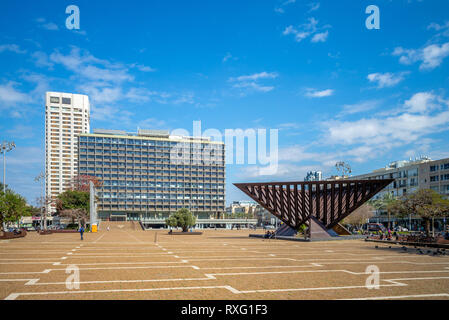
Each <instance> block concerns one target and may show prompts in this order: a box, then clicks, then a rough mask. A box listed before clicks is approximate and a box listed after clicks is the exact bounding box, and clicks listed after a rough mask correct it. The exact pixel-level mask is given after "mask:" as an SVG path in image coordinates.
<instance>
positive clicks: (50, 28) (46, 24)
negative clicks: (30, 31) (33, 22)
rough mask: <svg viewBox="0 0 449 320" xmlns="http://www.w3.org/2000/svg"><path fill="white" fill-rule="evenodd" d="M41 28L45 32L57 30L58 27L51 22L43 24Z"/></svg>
mask: <svg viewBox="0 0 449 320" xmlns="http://www.w3.org/2000/svg"><path fill="white" fill-rule="evenodd" d="M42 27H43V28H44V29H47V30H59V27H58V26H57V25H56V24H55V23H53V22H49V23H45V24H43V25H42Z"/></svg>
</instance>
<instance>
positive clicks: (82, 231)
mask: <svg viewBox="0 0 449 320" xmlns="http://www.w3.org/2000/svg"><path fill="white" fill-rule="evenodd" d="M79 231H80V235H81V240H84V239H83V233H84V227H83V226H81V227H80V230H79Z"/></svg>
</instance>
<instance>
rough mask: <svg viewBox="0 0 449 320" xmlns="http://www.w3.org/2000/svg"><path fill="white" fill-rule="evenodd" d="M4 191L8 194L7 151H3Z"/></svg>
mask: <svg viewBox="0 0 449 320" xmlns="http://www.w3.org/2000/svg"><path fill="white" fill-rule="evenodd" d="M3 193H5V194H6V152H3Z"/></svg>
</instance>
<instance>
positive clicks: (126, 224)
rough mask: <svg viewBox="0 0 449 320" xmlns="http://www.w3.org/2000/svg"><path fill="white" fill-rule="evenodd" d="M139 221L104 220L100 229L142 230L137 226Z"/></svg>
mask: <svg viewBox="0 0 449 320" xmlns="http://www.w3.org/2000/svg"><path fill="white" fill-rule="evenodd" d="M137 224H138V222H136V221H102V222H101V224H100V227H99V228H100V229H99V230H102V231H106V230H107V229H108V227H109V230H128V231H138V230H141V228H140V227H137Z"/></svg>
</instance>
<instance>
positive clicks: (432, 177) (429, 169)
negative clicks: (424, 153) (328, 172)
mask: <svg viewBox="0 0 449 320" xmlns="http://www.w3.org/2000/svg"><path fill="white" fill-rule="evenodd" d="M351 179H395V180H394V181H393V182H392V183H391V184H390V185H389V186H388V187H386V188H385V189H384V190H383V191H382V192H380V193H379V194H377V195H376V198H379V197H382V196H383V194H384V193H385V192H389V193H391V194H392V195H394V196H398V197H400V196H403V195H405V194H407V193H412V192H414V191H416V190H418V189H432V190H435V191H436V192H438V193H440V194H442V195H449V158H445V159H440V160H431V159H429V158H427V157H422V158H419V159H415V160H408V161H395V162H392V163H390V164H389V165H388V166H386V167H385V168H382V169H377V170H374V171H373V172H370V173H367V174H362V175H358V176H353V177H351Z"/></svg>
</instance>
